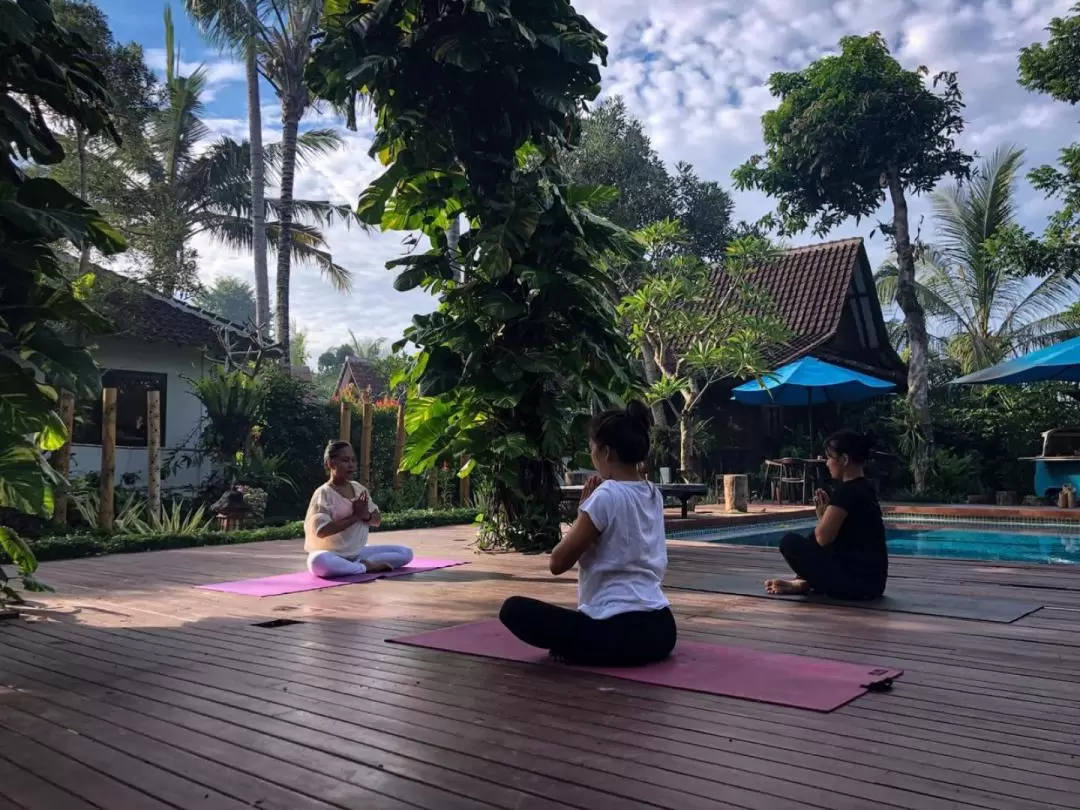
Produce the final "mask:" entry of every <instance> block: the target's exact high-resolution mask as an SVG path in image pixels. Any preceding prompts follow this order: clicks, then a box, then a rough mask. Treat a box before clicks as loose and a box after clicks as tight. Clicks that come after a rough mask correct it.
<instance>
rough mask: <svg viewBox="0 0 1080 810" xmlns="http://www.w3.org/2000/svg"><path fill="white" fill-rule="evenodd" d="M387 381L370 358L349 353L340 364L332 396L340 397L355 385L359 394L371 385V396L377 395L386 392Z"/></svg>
mask: <svg viewBox="0 0 1080 810" xmlns="http://www.w3.org/2000/svg"><path fill="white" fill-rule="evenodd" d="M388 383H389V380H387V379H386V378H385V376H384V375H383V373H382V372H381V371H380V370H379V368H378V366H376V365H375V363H373V362H372V361H371V360H368V359H366V358H363V357H357V356H355V355H350V356H349V357H346V358H345V362H344V363H342V364H341V373H340V374H338V381H337V385H335V386H334V393H333V397H334V398H338V397H340V396H341V395H342V394H343V393H344V392H345V391H347V390H348V389H349V388H350V387H355V388H356V392H357V393H358V394H359V393H361V392H362V391H363V390H364V389H365V388H367V387H368V386H370V387H371V394H372V396H373V397H379V396H380V395H382V394H385V393H386V391H387V389H388V388H389V386H388Z"/></svg>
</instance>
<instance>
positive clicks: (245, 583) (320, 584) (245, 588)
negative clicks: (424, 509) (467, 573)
mask: <svg viewBox="0 0 1080 810" xmlns="http://www.w3.org/2000/svg"><path fill="white" fill-rule="evenodd" d="M455 565H468V563H466V562H462V561H460V560H433V559H428V558H426V557H416V558H415V559H414V560H413V561H412V562H411V563H409V564H408V565H406V566H405V567H404V568H397V569H395V570H393V571H384V572H383V573H380V574H355V575H353V576H349V577H338V578H335V579H320V578H319V577H317V576H315V575H314V574H310V573H308V572H307V571H297V572H295V573H292V574H279V575H277V576H273V577H261V578H259V579H240V580H237V581H235V582H218V583H217V584H215V585H196V586H195V587H197V588H199V589H200V590H204V591H222V592H224V593H238V594H241V595H242V596H283V595H284V594H287V593H300V592H302V591H318V590H322V589H323V588H336V587H338V586H339V585H355V584H356V583H358V582H371V581H373V580H376V579H386V578H389V577H403V576H407V575H409V574H419V573H422V572H424V571H434V570H436V569H438V568H450V567H452V566H455Z"/></svg>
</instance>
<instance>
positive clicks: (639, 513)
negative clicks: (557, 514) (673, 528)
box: [499, 402, 676, 666]
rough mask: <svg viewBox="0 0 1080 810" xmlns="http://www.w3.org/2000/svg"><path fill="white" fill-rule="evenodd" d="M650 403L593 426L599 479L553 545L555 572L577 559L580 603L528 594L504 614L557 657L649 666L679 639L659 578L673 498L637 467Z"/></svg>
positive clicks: (645, 447) (644, 448) (514, 628)
mask: <svg viewBox="0 0 1080 810" xmlns="http://www.w3.org/2000/svg"><path fill="white" fill-rule="evenodd" d="M651 428H652V419H651V415H650V414H649V409H648V408H647V407H645V405H643V404H642V403H640V402H631V403H630V404H629V405H628V406H627V408H626V409H625V410H623V409H617V410H611V411H605V412H604V413H602V414H600V415H598V416H596V417H594V418H593V420H592V423H591V424H590V426H589V450H590V452H591V455H592V461H593V465H594V467H595V469H596V470H597V471H598V472H599V473H600V476H599V477H594V478H592V479H591V480H590V481H589V482H588V483H587V484H586V485H585V489H584V491H583V492H582V495H581V506H580V507H579V511H578V517H577V520H576V521H575V522H574V525H573V526H572V527H571V528H570V529H569V531H567V533H566V535H565V536H564V537H563V539H562V541H561V542H560V543H559V544H558V545H557V546H556V547H555V549H554V550H553V551H552V552H551V573H553V574H555V575H559V574H562V573H564V572H566V571H569V570H570V569H571V568H573V567H574V565H575V563H576V564H577V565H578V609H577V610H570V609H568V608H564V607H559V606H558V605H552V604H548V603H547V602H541V601H538V600H536V599H530V598H528V597H525V596H512V597H510V598H509V599H507V600H506V602H504V603H503V606H502V610H501V611H500V612H499V619H500V620H501V621H502V623H503V624H504V625H505V626H506V627H507V629H509V630H510V632H512V633H513V634H514V635H515V636H517V637H518V638H519V639H521V640H522V641H524V642H525V643H527V644H531V645H532V646H534V647H539V648H541V649H545V650H548V651H550V653H551V655H552V657H554V658H558V659H560V660H563V661H566V662H567V663H571V664H582V665H590V666H640V665H643V664H649V663H652V662H655V661H662V660H663V659H665V658H667V657H668V655H670V654H671V651H672V649H674V647H675V640H676V629H675V617H674V616H673V615H672V613H671V608H670V607H669V602H668V600H667V598H666V597H665V596H664V592H663V590H662V589H661V587H660V585H661V583H662V582H663V579H664V573H665V571H666V570H667V544H666V540H665V536H664V499H663V497H662V496H661V495H660V491H659V490H658V489H657V488H656V487H655V486H653V485H652V484H651V483H649V482H648V481H644V480H642V478H641V475H640V473H639V472H638V465H639V464H641V463H642V462H643V461H645V458H646V456H648V453H649V438H650V431H651Z"/></svg>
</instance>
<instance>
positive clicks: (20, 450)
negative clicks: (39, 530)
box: [0, 444, 54, 517]
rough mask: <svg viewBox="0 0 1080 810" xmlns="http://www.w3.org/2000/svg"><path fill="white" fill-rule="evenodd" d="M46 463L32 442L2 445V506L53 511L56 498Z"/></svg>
mask: <svg viewBox="0 0 1080 810" xmlns="http://www.w3.org/2000/svg"><path fill="white" fill-rule="evenodd" d="M45 466H46V465H45V463H44V461H43V459H42V458H41V455H40V454H39V453H38V452H37V450H35V449H34V447H33V446H32V445H26V444H9V445H8V446H6V447H2V448H0V506H6V507H9V508H11V509H15V510H18V511H19V512H25V513H27V514H30V515H40V516H42V517H48V516H49V515H51V514H52V510H53V506H54V501H53V493H52V488H51V487H50V486H49V483H48V482H47V479H46V477H45V472H46V471H45V469H44V467H45Z"/></svg>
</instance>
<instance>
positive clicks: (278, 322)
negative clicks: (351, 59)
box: [274, 98, 301, 364]
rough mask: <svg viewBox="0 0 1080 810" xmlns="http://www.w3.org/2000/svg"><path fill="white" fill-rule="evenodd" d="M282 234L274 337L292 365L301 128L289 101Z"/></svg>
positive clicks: (283, 138)
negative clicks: (291, 301) (291, 290)
mask: <svg viewBox="0 0 1080 810" xmlns="http://www.w3.org/2000/svg"><path fill="white" fill-rule="evenodd" d="M281 104H282V112H281V117H282V124H283V125H284V131H283V132H282V136H281V213H280V215H279V227H280V230H281V234H280V236H279V237H278V246H277V290H276V292H277V302H276V304H277V315H276V318H275V320H274V331H275V334H274V337H275V338H276V339H277V342H278V345H279V346H281V350H282V362H283V363H285V364H288V362H289V273H290V270H291V263H292V221H293V180H294V177H295V174H296V133H297V130H298V129H299V127H300V112H301V110H300V107H299V105H297V104H296V103H295V102H293V101H291V100H290V99H288V98H283V99H282V100H281Z"/></svg>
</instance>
